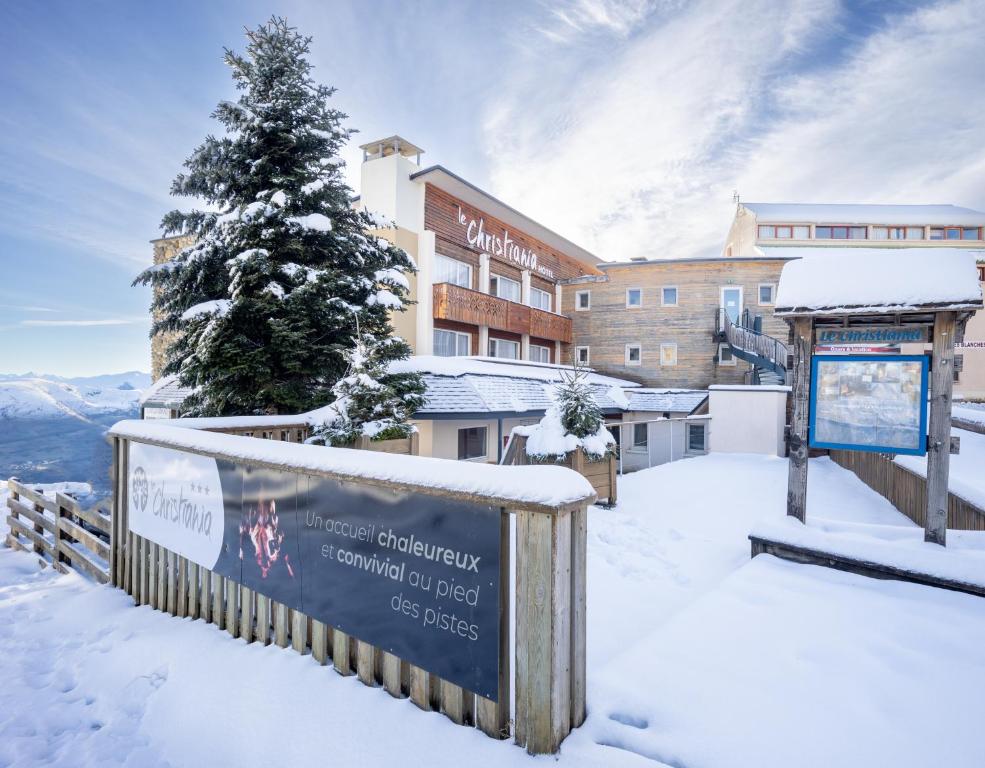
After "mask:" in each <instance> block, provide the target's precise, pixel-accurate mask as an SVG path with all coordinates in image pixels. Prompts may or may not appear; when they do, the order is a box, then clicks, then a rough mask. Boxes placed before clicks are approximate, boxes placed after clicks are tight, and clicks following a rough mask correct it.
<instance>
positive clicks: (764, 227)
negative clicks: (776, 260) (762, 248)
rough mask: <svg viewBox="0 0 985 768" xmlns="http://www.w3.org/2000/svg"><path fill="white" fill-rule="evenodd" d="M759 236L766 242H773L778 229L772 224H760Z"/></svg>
mask: <svg viewBox="0 0 985 768" xmlns="http://www.w3.org/2000/svg"><path fill="white" fill-rule="evenodd" d="M759 236H760V237H761V238H762V239H764V240H772V239H773V238H774V237H776V227H774V226H773V225H771V224H760V225H759Z"/></svg>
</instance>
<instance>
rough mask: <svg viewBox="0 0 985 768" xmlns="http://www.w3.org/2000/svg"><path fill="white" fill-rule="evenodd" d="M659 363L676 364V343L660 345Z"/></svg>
mask: <svg viewBox="0 0 985 768" xmlns="http://www.w3.org/2000/svg"><path fill="white" fill-rule="evenodd" d="M660 365H677V345H676V344H661V345H660Z"/></svg>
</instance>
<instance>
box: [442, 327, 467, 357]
mask: <svg viewBox="0 0 985 768" xmlns="http://www.w3.org/2000/svg"><path fill="white" fill-rule="evenodd" d="M471 343H472V338H471V337H470V336H469V334H467V333H459V332H458V331H445V330H442V329H441V328H435V329H434V354H436V355H437V356H438V357H464V356H466V355H468V354H469V347H470V346H471Z"/></svg>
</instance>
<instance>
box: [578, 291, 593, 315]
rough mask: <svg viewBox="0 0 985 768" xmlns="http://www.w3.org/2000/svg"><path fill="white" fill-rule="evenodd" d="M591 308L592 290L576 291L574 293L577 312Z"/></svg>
mask: <svg viewBox="0 0 985 768" xmlns="http://www.w3.org/2000/svg"><path fill="white" fill-rule="evenodd" d="M591 308H592V292H591V291H577V292H576V293H575V309H576V310H577V311H578V312H584V311H585V310H586V309H591Z"/></svg>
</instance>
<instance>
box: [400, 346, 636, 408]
mask: <svg viewBox="0 0 985 768" xmlns="http://www.w3.org/2000/svg"><path fill="white" fill-rule="evenodd" d="M389 370H390V371H391V372H393V373H401V372H407V371H416V372H418V373H420V374H422V376H423V378H424V384H425V386H426V387H427V391H426V393H425V404H424V406H423V407H422V408H420V409H419V410H418V411H417V413H418V415H419V416H423V417H425V418H426V417H428V416H437V415H439V414H466V413H476V414H479V413H489V414H494V413H495V414H505V413H517V414H523V413H530V414H531V415H538V416H539V415H540V414H542V413H543V412H544V411H545V410H547V408H548V407H550V405H551V403H552V388H553V385H554V384H556V383H558V382H560V381H561V380H562V377H563V376H564V374H565V373H566V372H570V371H571V370H572V368H571V366H567V365H551V364H547V363H532V362H527V361H523V360H503V359H502V358H495V357H437V356H432V355H416V356H413V357H410V358H408V359H407V360H400V361H397V362H394V363H391V365H390V369H389ZM586 376H587V382H588V384H589V386H590V387H591V388H592V391H593V392H594V393H595V399H596V402H598V404H599V407H601V408H603V409H605V410H623V407H624V403H623V399H624V398H623V396H622V395H621V394H620V393H621V392H622V391H623V388H636V387H638V386H639V385H638V384H636V383H635V382H632V381H626V380H624V379H617V378H615V377H612V376H603V375H601V374H598V373H594V372H589V373H587V374H586Z"/></svg>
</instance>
